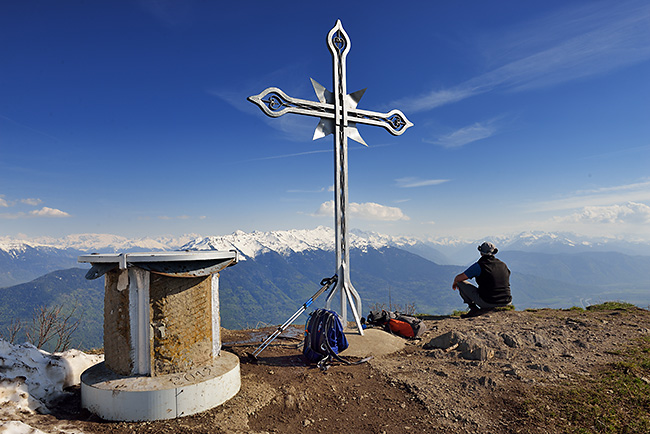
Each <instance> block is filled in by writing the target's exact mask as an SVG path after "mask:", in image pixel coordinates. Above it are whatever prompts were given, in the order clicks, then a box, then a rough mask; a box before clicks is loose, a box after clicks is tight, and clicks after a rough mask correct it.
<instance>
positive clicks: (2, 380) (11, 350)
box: [0, 339, 104, 418]
mask: <svg viewBox="0 0 650 434" xmlns="http://www.w3.org/2000/svg"><path fill="white" fill-rule="evenodd" d="M103 360H104V356H101V355H90V354H86V353H84V352H82V351H79V350H75V349H72V350H68V351H65V352H62V353H48V352H47V351H43V350H40V349H38V348H36V347H35V346H34V345H32V344H29V343H24V344H20V345H14V344H11V343H9V342H7V341H5V340H3V339H0V407H2V414H3V418H6V416H7V412H8V413H11V412H15V413H18V412H28V413H33V412H35V411H38V412H39V413H48V412H49V410H48V408H47V405H48V404H49V403H50V402H51V401H52V400H53V399H55V398H58V397H60V396H62V395H63V394H65V393H66V392H65V389H66V388H68V387H70V386H74V385H77V384H79V383H80V377H81V374H82V372H83V371H85V370H86V369H87V368H89V367H91V366H93V365H95V364H97V363H100V362H101V361H103Z"/></svg>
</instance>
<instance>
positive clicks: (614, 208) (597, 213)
mask: <svg viewBox="0 0 650 434" xmlns="http://www.w3.org/2000/svg"><path fill="white" fill-rule="evenodd" d="M556 221H558V222H560V223H606V224H621V223H624V224H646V223H650V206H648V205H645V204H642V203H636V202H627V203H625V204H622V205H610V206H588V207H584V208H583V209H582V211H580V212H577V213H574V214H571V215H568V216H566V217H559V218H556Z"/></svg>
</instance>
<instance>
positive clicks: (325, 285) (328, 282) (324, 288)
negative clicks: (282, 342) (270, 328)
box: [248, 274, 339, 360]
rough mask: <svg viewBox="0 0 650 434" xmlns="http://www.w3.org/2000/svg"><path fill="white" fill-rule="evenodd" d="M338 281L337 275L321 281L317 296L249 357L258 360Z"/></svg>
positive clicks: (312, 297)
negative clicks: (260, 355) (273, 342)
mask: <svg viewBox="0 0 650 434" xmlns="http://www.w3.org/2000/svg"><path fill="white" fill-rule="evenodd" d="M338 280H339V276H338V275H336V274H335V275H333V276H332V277H330V278H329V279H328V278H327V277H326V278H324V279H323V280H321V281H320V284H321V289H319V290H318V292H317V293H316V294H314V295H312V296H311V298H310V299H309V300H307V301H306V302H305V303H304V304H303V305H302V306H301V307H300V309H298V310H297V311H296V313H294V314H293V315H291V318H289V319H288V320H286V321H285V322H284V324H282V325H281V326H279V327H278V329H277V330H276V331H274V332H273V334H271V335H270V336H269V337H268V338H266V340H265V341H264V342H262V345H260V346H259V347H258V348H257V349H256V350H255V351H254V352H253V354H249V355H248V356H249V357H250V358H251V359H253V360H257V356H259V354H260V353H261V352H262V351H264V349H265V348H266V347H268V346H269V344H270V343H271V342H272V341H273V340H274V339H275V338H277V337H278V336H279V335H280V334H281V333H282V332H283V331H285V330H286V329H287V327H289V325H291V323H292V322H294V321H295V320H296V318H298V317H299V316H300V315H302V313H303V312H304V311H306V310H307V308H308V307H309V306H311V304H312V303H313V302H314V300H316V299H317V298H318V297H319V296H320V295H321V294H322V293H323V292H325V291H327V289H328V288H329V287H330V286H332V285H336V282H337V281H338Z"/></svg>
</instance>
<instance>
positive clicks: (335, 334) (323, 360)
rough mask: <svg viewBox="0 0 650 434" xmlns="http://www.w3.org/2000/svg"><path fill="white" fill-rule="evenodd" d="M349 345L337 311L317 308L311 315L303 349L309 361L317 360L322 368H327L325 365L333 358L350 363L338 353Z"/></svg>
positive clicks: (306, 326) (306, 328) (306, 327)
mask: <svg viewBox="0 0 650 434" xmlns="http://www.w3.org/2000/svg"><path fill="white" fill-rule="evenodd" d="M347 347H348V340H347V338H346V337H345V334H343V326H342V325H341V320H340V319H339V316H338V315H337V314H336V312H334V311H331V310H327V309H317V310H315V311H314V312H312V313H311V314H310V315H309V319H307V323H306V324H305V343H304V346H303V349H302V353H303V354H304V356H305V357H306V358H307V360H308V361H310V362H316V363H317V364H318V367H320V368H321V369H326V368H324V367H325V366H327V363H328V362H329V361H330V360H331V359H333V358H334V359H337V360H339V361H341V362H344V363H349V362H348V361H346V360H343V359H342V358H341V357H339V355H338V353H340V352H341V351H343V350H345V349H346V348H347Z"/></svg>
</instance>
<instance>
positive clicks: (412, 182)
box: [395, 177, 449, 188]
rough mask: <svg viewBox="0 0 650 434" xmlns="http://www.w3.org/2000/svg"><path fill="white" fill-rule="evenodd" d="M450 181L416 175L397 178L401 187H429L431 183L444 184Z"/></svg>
mask: <svg viewBox="0 0 650 434" xmlns="http://www.w3.org/2000/svg"><path fill="white" fill-rule="evenodd" d="M448 181H449V180H448V179H418V178H415V177H406V178H399V179H396V180H395V182H396V183H397V186H398V187H399V188H414V187H427V186H430V185H439V184H443V183H445V182H448Z"/></svg>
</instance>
